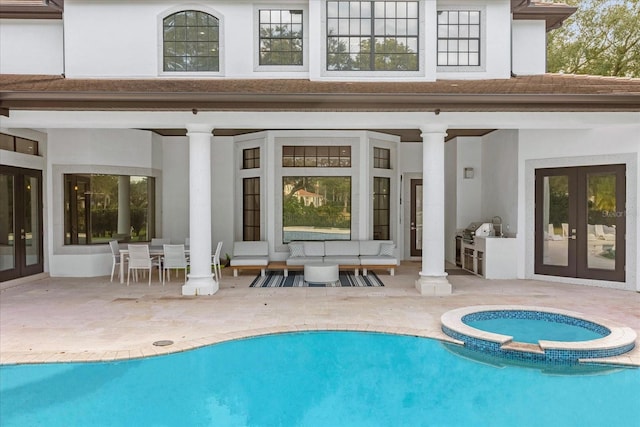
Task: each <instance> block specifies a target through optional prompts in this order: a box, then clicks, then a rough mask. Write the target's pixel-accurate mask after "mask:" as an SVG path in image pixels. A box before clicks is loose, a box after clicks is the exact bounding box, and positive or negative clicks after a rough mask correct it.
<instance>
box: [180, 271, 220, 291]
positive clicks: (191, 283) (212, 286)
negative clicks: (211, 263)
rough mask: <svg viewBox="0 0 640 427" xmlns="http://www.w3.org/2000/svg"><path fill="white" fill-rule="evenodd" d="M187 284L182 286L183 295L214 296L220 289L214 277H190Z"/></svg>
mask: <svg viewBox="0 0 640 427" xmlns="http://www.w3.org/2000/svg"><path fill="white" fill-rule="evenodd" d="M188 277H189V278H188V280H187V283H185V284H184V285H183V286H182V295H213V294H215V293H216V292H218V289H219V288H220V287H219V285H218V282H217V281H216V280H214V279H213V276H205V277H192V276H190V275H189V276H188Z"/></svg>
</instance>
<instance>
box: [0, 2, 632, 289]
mask: <svg viewBox="0 0 640 427" xmlns="http://www.w3.org/2000/svg"><path fill="white" fill-rule="evenodd" d="M574 11H575V9H574V8H572V7H569V6H566V5H562V4H553V3H547V2H540V3H538V2H532V1H528V0H525V1H517V0H512V1H510V0H476V1H470V0H412V1H342V0H306V1H284V0H281V1H277V2H269V1H258V0H246V1H245V0H235V1H215V0H214V1H210V0H201V1H183V0H145V1H143V0H128V1H110V2H95V1H91V0H65V1H64V2H63V1H62V0H55V1H54V0H49V1H42V2H38V1H36V2H33V1H31V2H30V1H15V0H13V1H12V0H1V1H0V137H1V138H2V139H1V140H0V142H1V145H0V250H1V251H2V252H1V253H0V260H1V261H0V280H2V281H3V282H4V283H8V282H9V281H11V280H16V279H19V278H22V277H31V276H33V275H38V274H49V275H51V276H85V277H86V276H101V275H108V274H109V273H110V271H111V264H112V260H111V253H110V251H109V246H108V245H107V244H106V242H107V241H108V240H109V239H111V238H113V237H118V238H121V239H122V240H123V241H125V240H129V239H130V240H143V241H144V240H148V239H150V238H151V237H164V238H170V239H171V240H172V241H173V242H182V241H184V239H185V238H186V237H188V238H189V239H190V248H191V263H192V264H191V272H190V276H189V280H188V281H187V283H186V284H185V285H184V287H183V294H186V295H193V294H212V293H215V292H216V291H217V289H218V283H217V282H216V281H215V280H214V279H213V278H212V277H211V273H210V259H211V253H212V246H213V247H215V244H216V243H217V242H218V241H222V242H224V248H225V249H223V251H226V252H230V251H231V247H232V245H233V242H234V241H241V240H264V241H267V242H268V245H269V256H270V259H272V260H284V259H286V257H287V256H288V247H287V243H288V240H289V238H288V237H286V236H287V235H286V234H285V233H284V231H285V229H287V227H288V226H289V225H290V224H298V222H299V221H301V220H300V219H299V218H294V219H291V218H290V217H289V216H288V215H289V212H290V207H289V205H288V204H287V203H288V200H289V199H288V198H287V197H288V192H286V191H284V190H285V189H286V190H291V189H292V188H293V189H298V190H300V189H302V190H304V191H307V192H309V193H314V194H320V195H322V197H323V200H332V201H333V202H335V204H336V206H338V207H339V208H340V209H339V212H340V214H339V215H333V217H334V218H335V217H337V216H339V217H340V224H338V225H335V224H333V225H334V226H336V227H342V232H344V233H347V235H348V237H349V239H351V240H364V239H374V238H375V239H381V240H393V241H394V242H395V243H396V245H397V251H398V254H399V257H400V259H402V260H417V261H420V262H421V263H422V269H421V272H420V275H419V277H416V287H417V289H418V290H419V292H420V293H421V294H423V295H444V294H448V293H451V285H450V284H449V282H448V280H447V273H446V271H445V262H448V263H451V264H455V263H456V258H457V257H458V258H459V257H460V256H462V257H464V255H465V253H460V251H461V250H462V251H463V252H464V250H465V249H467V250H468V252H467V255H468V256H469V258H470V259H473V260H474V261H473V262H474V263H477V262H480V263H484V262H486V263H492V264H494V265H496V263H497V265H503V266H504V269H501V271H502V272H503V276H499V275H498V276H493V277H495V278H520V279H538V280H549V281H553V282H556V283H558V286H562V283H577V284H582V285H585V286H603V287H610V288H616V289H625V290H629V291H640V283H639V281H638V276H639V275H640V265H639V263H638V254H639V253H640V240H639V239H638V225H639V218H640V213H639V210H638V200H639V198H640V186H639V185H638V182H639V176H638V161H639V160H640V159H639V157H640V80H638V79H626V78H607V77H594V76H575V75H552V74H547V73H546V69H545V68H546V64H545V48H546V34H547V32H548V31H550V30H552V29H553V28H556V27H557V26H559V25H562V22H563V21H564V19H566V18H567V17H568V16H570V15H571V14H572V13H573V12H574ZM104 177H111V178H112V179H107V178H104ZM304 183H307V184H304ZM296 185H298V187H296ZM305 185H307V186H305ZM116 187H117V191H115V190H114V188H116ZM109 188H110V189H111V190H108V189H109ZM345 189H346V190H345ZM116 199H117V200H118V203H117V208H115V205H116ZM133 200H138V201H137V202H136V203H135V204H134V202H133ZM323 203H324V202H323ZM291 209H293V208H291ZM109 215H112V216H113V215H115V216H117V219H113V218H112V217H109ZM329 216H331V215H329ZM109 218H112V219H109ZM110 221H111V222H110ZM296 221H297V222H296ZM474 222H480V223H484V222H491V223H495V224H499V225H500V230H501V231H500V232H498V233H501V234H502V236H496V237H495V238H493V239H489V238H487V239H486V241H485V240H482V242H483V243H482V245H483V246H481V247H479V246H477V245H478V244H479V243H478V242H480V240H478V241H476V242H475V243H474V244H473V245H471V244H468V245H467V246H465V245H464V244H463V246H462V247H461V248H460V249H457V247H456V236H457V235H459V234H460V233H461V232H462V231H463V230H464V229H465V228H467V227H468V226H469V225H470V224H471V223H474ZM345 224H346V225H345ZM298 225H299V224H298ZM310 238H313V237H310ZM320 238H326V237H320ZM474 265H476V266H477V264H474ZM482 266H484V269H485V270H486V269H487V268H488V264H487V265H484V264H481V267H480V271H477V270H475V271H476V272H478V273H480V274H485V275H486V273H487V271H484V272H483V271H482V270H483V268H482ZM487 277H490V276H489V275H487Z"/></svg>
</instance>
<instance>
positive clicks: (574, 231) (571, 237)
mask: <svg viewBox="0 0 640 427" xmlns="http://www.w3.org/2000/svg"><path fill="white" fill-rule="evenodd" d="M569 238H570V239H571V240H576V229H575V228H572V229H571V235H570V236H569Z"/></svg>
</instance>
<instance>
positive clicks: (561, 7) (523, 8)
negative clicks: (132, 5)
mask: <svg viewBox="0 0 640 427" xmlns="http://www.w3.org/2000/svg"><path fill="white" fill-rule="evenodd" d="M576 10H577V8H575V7H572V6H568V5H566V4H562V3H553V2H550V1H531V0H511V12H512V13H513V19H516V20H517V19H535V20H538V19H539V20H544V21H546V28H547V31H549V30H552V29H554V28H558V27H559V26H561V25H562V22H564V20H565V19H567V18H568V17H569V16H571V15H572V14H573V13H574V12H575V11H576ZM63 12H64V0H0V18H5V19H34V18H35V19H62V13H63Z"/></svg>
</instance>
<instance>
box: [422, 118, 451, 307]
mask: <svg viewBox="0 0 640 427" xmlns="http://www.w3.org/2000/svg"><path fill="white" fill-rule="evenodd" d="M420 130H422V271H420V276H419V277H418V279H417V280H416V288H417V289H418V291H419V292H420V294H421V295H449V294H451V284H450V283H449V281H448V280H447V273H446V272H445V271H444V138H445V136H447V133H446V127H444V126H441V125H438V126H422V127H421V128H420Z"/></svg>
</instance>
